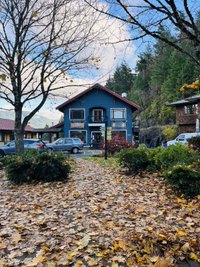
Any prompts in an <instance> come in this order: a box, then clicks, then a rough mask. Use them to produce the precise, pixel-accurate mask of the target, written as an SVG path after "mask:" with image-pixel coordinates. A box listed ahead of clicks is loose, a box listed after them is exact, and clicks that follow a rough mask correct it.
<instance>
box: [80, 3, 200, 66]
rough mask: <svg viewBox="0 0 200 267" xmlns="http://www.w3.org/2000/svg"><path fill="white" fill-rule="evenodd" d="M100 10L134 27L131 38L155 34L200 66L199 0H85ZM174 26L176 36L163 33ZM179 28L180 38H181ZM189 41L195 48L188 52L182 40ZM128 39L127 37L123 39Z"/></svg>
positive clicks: (172, 31) (131, 30)
mask: <svg viewBox="0 0 200 267" xmlns="http://www.w3.org/2000/svg"><path fill="white" fill-rule="evenodd" d="M85 1H86V2H87V3H88V4H89V5H90V6H91V7H93V8H94V9H95V10H96V11H98V12H101V13H104V14H107V15H109V16H111V17H113V18H115V19H118V20H120V21H122V22H123V23H124V24H127V26H128V27H129V29H130V32H131V34H132V37H131V39H129V40H126V41H131V40H138V39H141V38H145V36H151V37H154V38H156V39H159V40H161V41H163V42H164V43H166V44H168V45H170V46H173V47H174V48H176V49H177V50H178V51H180V52H182V53H184V54H186V55H187V56H189V57H190V58H192V59H193V61H194V63H195V64H198V65H200V16H199V15H200V5H199V1H196V0H135V1H134V0H105V1H104V3H106V4H105V5H104V6H103V5H102V3H101V5H99V1H98V0H85ZM163 27H164V28H168V29H170V31H171V33H172V35H174V36H175V38H171V37H169V36H163V34H162V31H161V30H160V29H162V28H163ZM177 31H178V38H177ZM183 40H188V41H190V42H191V43H192V44H193V47H194V50H193V51H188V50H187V49H184V47H183V46H182V45H181V41H183ZM120 41H125V40H120Z"/></svg>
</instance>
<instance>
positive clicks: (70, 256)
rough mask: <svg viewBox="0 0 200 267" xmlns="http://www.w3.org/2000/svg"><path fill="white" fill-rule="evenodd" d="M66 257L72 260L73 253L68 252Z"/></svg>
mask: <svg viewBox="0 0 200 267" xmlns="http://www.w3.org/2000/svg"><path fill="white" fill-rule="evenodd" d="M67 259H68V261H73V253H71V252H69V253H68V254H67Z"/></svg>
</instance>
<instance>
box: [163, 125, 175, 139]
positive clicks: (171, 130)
mask: <svg viewBox="0 0 200 267" xmlns="http://www.w3.org/2000/svg"><path fill="white" fill-rule="evenodd" d="M162 133H163V135H164V137H165V139H166V140H167V141H169V140H172V139H174V138H175V137H176V136H177V135H178V129H177V127H166V128H164V129H163V131H162Z"/></svg>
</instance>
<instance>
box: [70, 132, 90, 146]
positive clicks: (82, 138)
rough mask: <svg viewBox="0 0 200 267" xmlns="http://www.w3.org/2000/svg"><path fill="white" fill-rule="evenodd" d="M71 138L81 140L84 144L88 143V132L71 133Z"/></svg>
mask: <svg viewBox="0 0 200 267" xmlns="http://www.w3.org/2000/svg"><path fill="white" fill-rule="evenodd" d="M69 137H71V138H76V137H78V138H80V139H81V141H83V143H84V144H85V143H86V131H75V130H74V131H69Z"/></svg>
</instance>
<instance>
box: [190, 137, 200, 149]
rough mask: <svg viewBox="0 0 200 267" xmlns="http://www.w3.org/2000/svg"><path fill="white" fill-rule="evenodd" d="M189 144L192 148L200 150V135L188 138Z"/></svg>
mask: <svg viewBox="0 0 200 267" xmlns="http://www.w3.org/2000/svg"><path fill="white" fill-rule="evenodd" d="M188 145H189V147H190V148H192V149H194V150H197V151H198V152H200V136H194V137H192V138H190V139H188Z"/></svg>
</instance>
